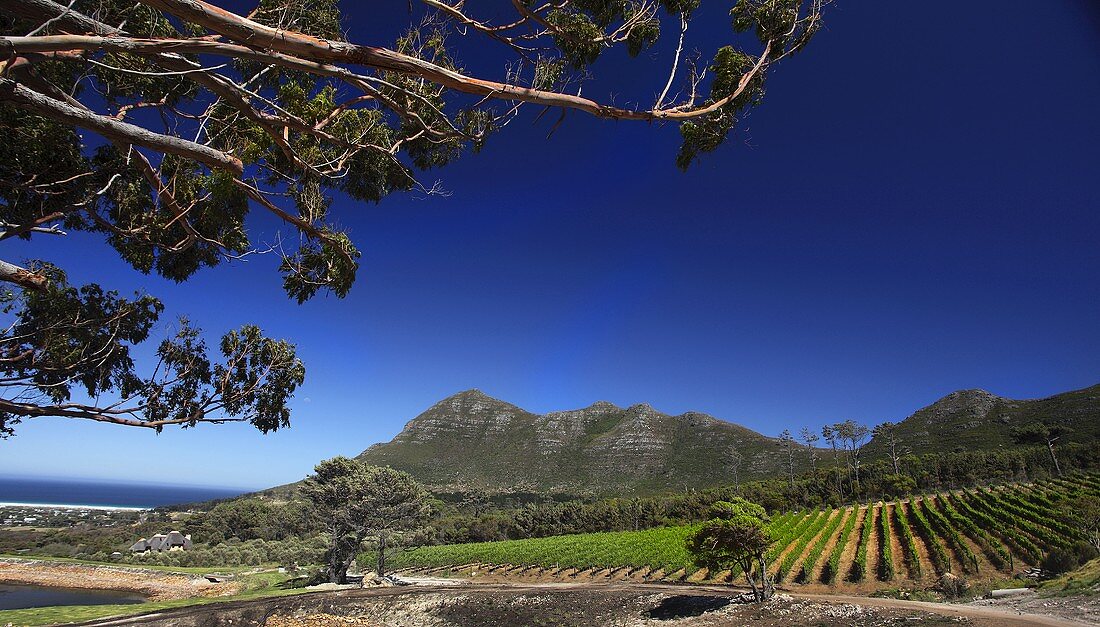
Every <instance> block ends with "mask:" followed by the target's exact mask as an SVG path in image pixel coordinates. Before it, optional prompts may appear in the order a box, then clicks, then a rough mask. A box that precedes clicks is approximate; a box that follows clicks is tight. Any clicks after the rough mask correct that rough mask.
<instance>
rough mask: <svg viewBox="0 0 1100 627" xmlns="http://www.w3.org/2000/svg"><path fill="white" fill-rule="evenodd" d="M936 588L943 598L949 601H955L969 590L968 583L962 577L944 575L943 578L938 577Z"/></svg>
mask: <svg viewBox="0 0 1100 627" xmlns="http://www.w3.org/2000/svg"><path fill="white" fill-rule="evenodd" d="M936 588H937V589H938V590H939V591H940V592H942V593H943V596H945V597H947V598H949V599H957V598H959V597H961V596H963V595H965V594H966V592H967V591H968V590H970V583H969V582H967V580H965V579H963V578H962V577H958V576H956V575H953V574H951V573H945V574H944V576H943V577H940V581H939V584H938V585H937V586H936Z"/></svg>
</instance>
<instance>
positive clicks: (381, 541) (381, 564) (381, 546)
mask: <svg viewBox="0 0 1100 627" xmlns="http://www.w3.org/2000/svg"><path fill="white" fill-rule="evenodd" d="M385 574H386V536H385V535H384V534H379V535H378V576H379V577H382V576H383V575H385Z"/></svg>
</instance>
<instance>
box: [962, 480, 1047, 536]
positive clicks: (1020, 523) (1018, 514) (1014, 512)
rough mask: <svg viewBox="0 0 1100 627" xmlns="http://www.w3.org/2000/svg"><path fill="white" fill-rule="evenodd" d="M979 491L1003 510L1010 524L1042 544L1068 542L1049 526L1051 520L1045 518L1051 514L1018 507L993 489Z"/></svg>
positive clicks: (991, 503)
mask: <svg viewBox="0 0 1100 627" xmlns="http://www.w3.org/2000/svg"><path fill="white" fill-rule="evenodd" d="M977 492H978V494H980V495H981V498H983V499H985V501H986V502H987V503H989V504H990V505H991V506H993V507H995V508H997V509H998V510H999V511H1000V512H1003V513H1004V514H1005V517H1006V518H1005V520H1006V521H1008V522H1009V524H1013V525H1015V526H1016V528H1017V529H1020V530H1021V531H1023V532H1025V533H1027V534H1028V535H1029V536H1031V537H1033V538H1035V539H1036V540H1038V542H1039V543H1040V544H1043V545H1046V546H1066V545H1067V544H1068V542H1066V540H1065V538H1063V537H1061V536H1060V535H1058V532H1056V531H1053V530H1051V529H1050V528H1049V527H1048V526H1047V524H1048V523H1050V521H1049V520H1044V518H1047V519H1049V516H1046V517H1044V516H1042V515H1036V514H1033V513H1032V512H1029V511H1027V510H1025V509H1021V508H1019V507H1016V506H1015V505H1013V504H1012V503H1008V502H1006V501H1005V500H1004V499H1003V498H1001V495H999V494H998V493H996V492H993V491H991V490H986V489H984V488H978V489H977Z"/></svg>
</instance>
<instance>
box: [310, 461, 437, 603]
mask: <svg viewBox="0 0 1100 627" xmlns="http://www.w3.org/2000/svg"><path fill="white" fill-rule="evenodd" d="M314 473H315V474H314V475H312V476H311V477H309V478H308V479H307V480H306V481H305V484H304V485H303V487H302V494H303V495H305V497H306V498H307V499H308V500H309V501H310V503H312V504H313V507H314V509H315V512H316V514H317V516H318V517H319V518H320V519H321V524H322V526H323V528H324V529H325V532H326V533H327V535H328V539H329V548H328V551H327V552H326V558H327V559H326V562H327V569H328V575H329V577H330V580H331V581H333V582H335V583H345V582H346V581H347V574H348V568H350V567H351V563H352V562H353V561H354V560H355V558H356V556H357V555H358V554H359V552H360V551H361V550H363V545H364V543H365V542H367V541H368V540H369V541H371V544H372V545H373V548H374V550H375V553H376V557H377V560H376V567H377V572H378V575H379V576H382V575H384V574H385V568H386V549H387V548H388V547H390V546H391V545H392V544H393V541H394V539H395V538H398V537H399V536H400V535H401V534H402V533H403V532H408V531H413V530H415V529H417V528H419V527H421V526H422V525H423V524H424V523H425V522H426V521H427V518H428V515H429V513H430V506H429V504H428V499H429V494H428V492H427V491H426V490H425V489H424V488H423V487H422V486H421V485H420V484H419V483H417V482H416V481H415V480H414V479H413V478H412V477H411V476H410V475H409V474H407V473H404V472H401V471H398V470H393V469H392V468H380V467H378V466H369V465H367V464H364V463H362V462H359V461H356V460H354V459H348V458H347V457H334V458H332V459H329V460H326V461H323V462H321V463H320V464H318V465H317V467H316V468H314Z"/></svg>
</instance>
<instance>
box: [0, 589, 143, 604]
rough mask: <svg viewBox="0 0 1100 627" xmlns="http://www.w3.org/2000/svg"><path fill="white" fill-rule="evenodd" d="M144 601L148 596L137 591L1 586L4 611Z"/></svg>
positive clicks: (0, 596) (1, 601)
mask: <svg viewBox="0 0 1100 627" xmlns="http://www.w3.org/2000/svg"><path fill="white" fill-rule="evenodd" d="M144 602H145V597H143V596H141V595H140V594H137V593H135V592H121V591H118V590H84V589H80V588H50V587H46V586H24V585H15V584H0V610H21V609H25V608H29V607H50V606H51V605H117V604H120V603H126V604H130V603H144Z"/></svg>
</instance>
